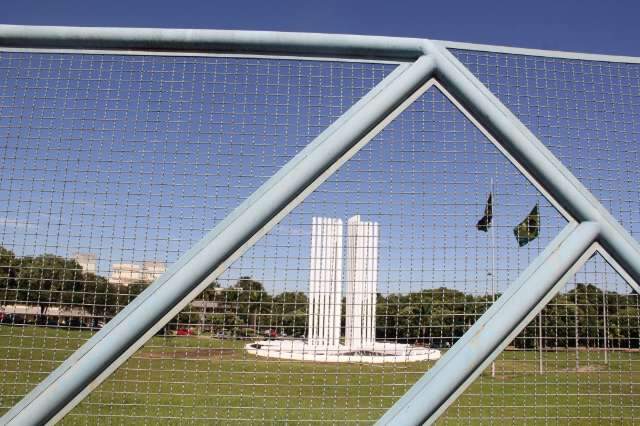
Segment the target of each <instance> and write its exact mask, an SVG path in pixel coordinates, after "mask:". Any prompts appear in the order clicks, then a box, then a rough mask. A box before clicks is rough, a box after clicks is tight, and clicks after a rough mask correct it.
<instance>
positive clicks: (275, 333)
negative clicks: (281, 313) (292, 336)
mask: <svg viewBox="0 0 640 426" xmlns="http://www.w3.org/2000/svg"><path fill="white" fill-rule="evenodd" d="M264 335H265V336H267V337H270V338H272V339H274V338H276V337H278V331H277V330H274V329H273V328H270V329H269V330H266V331H265V332H264Z"/></svg>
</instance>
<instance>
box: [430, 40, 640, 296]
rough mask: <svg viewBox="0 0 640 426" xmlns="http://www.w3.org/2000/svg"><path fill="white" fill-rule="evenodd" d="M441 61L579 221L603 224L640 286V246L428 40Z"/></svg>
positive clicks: (454, 88) (441, 69) (458, 90)
mask: <svg viewBox="0 0 640 426" xmlns="http://www.w3.org/2000/svg"><path fill="white" fill-rule="evenodd" d="M425 45H426V48H425V50H426V51H429V52H431V54H432V55H433V56H434V59H435V60H436V63H437V68H436V73H437V76H438V80H439V81H440V82H441V83H442V84H443V85H444V86H445V87H446V88H447V90H449V91H450V92H451V93H452V94H453V95H454V97H455V98H456V99H457V100H458V102H460V104H461V105H463V106H464V108H466V109H467V110H468V111H470V112H471V114H472V115H473V116H474V118H475V119H476V120H477V121H478V122H479V123H481V124H482V125H483V126H484V127H485V128H486V129H487V130H488V131H489V132H491V133H492V134H493V136H494V137H495V138H496V139H497V140H498V141H499V143H500V144H501V145H502V146H503V147H504V148H505V149H506V150H507V151H508V152H509V153H510V154H511V155H512V156H513V157H514V158H515V159H516V161H518V163H520V164H521V165H522V166H523V167H524V168H525V169H526V170H527V172H529V173H530V174H531V175H532V176H533V177H534V178H535V179H536V180H538V181H539V182H540V183H541V184H542V186H543V187H544V188H545V190H546V191H547V192H549V194H551V196H552V197H554V198H555V199H556V200H557V201H558V202H559V203H560V204H561V205H562V206H563V207H564V208H565V209H566V210H567V211H568V212H569V214H571V215H572V216H573V217H574V218H575V219H576V220H577V221H579V222H582V221H591V222H598V223H600V225H601V227H602V230H601V233H600V243H601V244H602V246H603V247H604V248H605V249H606V250H608V251H609V252H610V254H611V255H612V256H613V257H614V258H615V259H616V261H618V263H619V264H620V265H621V266H622V267H623V268H624V269H625V270H626V271H627V273H628V274H629V275H630V276H631V277H632V278H633V279H634V280H635V281H636V282H635V283H630V284H631V285H632V286H633V287H634V288H635V289H636V290H639V288H638V286H637V283H640V245H639V244H638V242H637V241H636V240H635V239H634V238H633V237H632V236H631V235H630V234H629V233H628V232H627V231H626V230H625V229H624V228H623V227H622V226H621V225H620V224H619V223H618V221H617V220H616V219H615V218H614V217H613V216H612V215H611V214H610V213H609V212H608V211H607V209H605V208H604V207H603V206H602V204H600V202H599V201H598V200H597V199H596V198H595V197H594V196H593V195H592V194H591V193H590V192H589V191H588V190H587V189H586V188H585V187H584V186H583V185H582V184H581V183H580V181H578V179H576V178H575V177H574V176H573V175H572V174H571V172H570V171H569V170H567V168H566V167H565V166H564V165H563V164H562V163H561V162H560V161H559V160H558V159H557V158H556V157H555V156H554V155H553V154H552V153H551V152H550V151H549V150H548V149H547V148H546V147H545V146H544V144H542V142H540V141H539V140H538V139H537V138H536V137H535V135H533V133H531V131H529V130H528V129H527V128H526V127H525V126H524V125H523V124H522V123H520V121H519V120H518V119H517V117H515V116H514V115H513V113H511V111H509V110H508V109H507V108H506V107H505V106H504V105H503V104H502V103H501V102H500V101H499V100H498V99H497V98H496V97H495V96H494V95H493V94H492V93H491V92H490V91H489V90H488V89H487V88H486V87H485V86H484V85H483V84H482V83H481V82H480V81H478V79H477V78H476V77H475V76H474V75H473V74H472V73H471V72H470V71H469V70H467V69H466V68H465V67H464V65H462V64H461V63H460V62H459V61H458V60H457V59H456V58H455V57H454V56H453V55H452V54H451V53H450V52H449V51H447V50H446V49H444V48H443V47H441V46H440V45H439V44H438V43H433V42H429V41H426V42H425Z"/></svg>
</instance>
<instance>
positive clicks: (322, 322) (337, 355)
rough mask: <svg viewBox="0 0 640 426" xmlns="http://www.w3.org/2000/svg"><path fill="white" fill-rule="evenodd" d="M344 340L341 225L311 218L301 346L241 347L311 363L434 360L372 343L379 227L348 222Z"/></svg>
mask: <svg viewBox="0 0 640 426" xmlns="http://www.w3.org/2000/svg"><path fill="white" fill-rule="evenodd" d="M347 230H348V235H347V271H346V280H347V295H346V312H345V328H346V331H345V340H344V344H343V343H341V342H340V319H341V315H342V262H343V256H342V244H343V236H342V220H340V219H333V218H327V217H314V218H313V220H312V225H311V256H310V262H309V306H308V308H309V311H308V318H309V324H308V336H307V339H306V340H300V339H277V340H262V341H259V342H254V343H250V344H248V345H246V346H245V349H246V350H247V352H249V353H250V354H253V355H257V356H263V357H269V358H280V359H289V360H298V361H316V362H364V363H385V362H410V361H426V360H436V359H438V358H440V351H438V350H436V349H430V348H425V347H420V346H413V345H407V344H403V343H395V342H376V298H377V286H378V238H379V236H378V224H377V223H376V222H364V221H361V220H360V216H359V215H358V216H353V217H352V218H350V219H349V220H348V223H347Z"/></svg>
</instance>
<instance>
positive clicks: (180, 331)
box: [176, 328, 193, 336]
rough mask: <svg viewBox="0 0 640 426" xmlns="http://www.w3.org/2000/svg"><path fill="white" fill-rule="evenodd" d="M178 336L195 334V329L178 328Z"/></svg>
mask: <svg viewBox="0 0 640 426" xmlns="http://www.w3.org/2000/svg"><path fill="white" fill-rule="evenodd" d="M176 336H193V331H192V330H189V329H188V328H179V329H177V330H176Z"/></svg>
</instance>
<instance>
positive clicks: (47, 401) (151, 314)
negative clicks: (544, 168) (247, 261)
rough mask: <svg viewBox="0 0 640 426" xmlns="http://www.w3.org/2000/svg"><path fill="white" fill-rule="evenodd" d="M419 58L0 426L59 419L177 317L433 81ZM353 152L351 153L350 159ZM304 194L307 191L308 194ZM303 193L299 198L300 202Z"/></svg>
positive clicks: (428, 62) (426, 60)
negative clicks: (405, 102)
mask: <svg viewBox="0 0 640 426" xmlns="http://www.w3.org/2000/svg"><path fill="white" fill-rule="evenodd" d="M433 71H434V61H433V59H432V58H431V57H428V56H422V57H420V58H418V60H417V61H416V62H414V63H413V64H411V65H401V66H399V68H398V69H397V70H396V71H395V72H393V73H391V74H390V75H389V76H388V77H387V78H385V79H384V80H383V81H382V82H381V83H380V84H379V85H378V86H376V87H375V88H374V89H373V90H372V91H371V92H370V93H369V94H367V95H366V96H365V97H364V98H363V99H361V100H360V101H358V102H357V103H356V104H355V105H354V106H352V107H351V108H350V109H349V110H348V111H347V112H346V113H345V114H344V115H343V116H342V117H341V118H339V119H338V120H337V121H336V122H335V123H334V124H333V125H332V126H330V127H329V128H327V129H326V130H325V131H324V132H323V133H322V134H321V135H320V136H318V137H317V138H316V139H315V140H314V141H313V142H312V143H311V144H310V145H308V146H307V147H306V148H305V149H303V150H302V151H301V152H300V153H299V154H297V155H296V156H295V157H294V158H293V159H291V160H290V161H289V162H288V163H287V164H286V165H285V166H284V167H283V168H282V169H281V170H280V171H279V172H278V173H276V174H275V175H274V176H273V177H271V178H270V179H269V180H268V181H267V182H266V183H265V184H263V185H262V186H261V187H260V188H259V189H258V190H257V191H256V192H255V193H254V194H253V195H252V196H251V197H249V198H248V199H247V200H245V201H244V202H243V203H242V204H241V205H240V206H239V207H238V208H237V209H236V210H235V211H234V212H232V213H231V214H230V215H229V216H228V217H227V218H226V219H225V220H224V221H222V222H221V223H220V224H219V225H218V226H216V227H215V228H214V229H213V230H212V231H211V232H210V233H209V234H207V235H206V236H205V237H204V238H203V239H202V240H201V241H200V242H198V243H197V244H196V245H195V246H194V247H193V248H192V249H190V250H189V251H188V252H187V253H186V254H184V255H183V256H182V257H181V258H180V259H179V260H178V262H177V263H176V264H174V265H173V266H172V267H171V268H170V269H169V270H168V271H167V272H166V273H165V274H163V275H162V277H160V278H159V279H158V280H157V281H156V282H154V283H153V284H152V285H151V286H150V287H149V288H147V289H146V290H145V291H144V292H143V293H142V294H140V295H139V296H138V297H137V298H136V299H135V300H134V301H133V302H132V303H131V304H129V305H128V306H127V307H126V308H125V309H124V310H122V311H121V312H120V313H119V314H118V315H116V317H114V318H113V319H112V320H111V321H110V322H109V323H108V324H107V326H105V328H103V329H102V330H100V331H99V332H98V333H96V334H95V335H94V336H93V337H92V338H91V339H90V340H89V341H87V342H86V343H85V344H84V345H83V346H82V347H80V348H79V349H78V350H77V351H76V352H75V353H74V354H73V355H71V357H69V358H68V359H67V360H66V361H65V362H64V363H63V364H62V365H61V366H59V367H58V368H57V369H56V370H54V371H53V372H52V373H51V374H50V375H49V376H48V377H47V378H46V379H45V380H44V381H43V382H42V383H41V384H40V385H38V386H37V387H36V388H35V389H34V390H33V391H31V392H30V393H29V394H27V395H26V396H25V397H24V398H23V399H22V400H21V401H20V402H19V403H18V404H17V405H15V406H14V407H13V408H12V409H11V410H10V411H9V412H8V413H6V414H5V415H4V416H3V417H2V419H0V422H1V423H2V424H10V425H27V424H34V423H35V424H42V423H46V422H49V421H55V420H58V419H60V418H61V417H62V416H63V415H64V414H65V413H67V412H68V411H69V410H70V409H71V408H73V407H74V406H75V405H76V404H77V403H79V402H80V401H81V400H82V398H83V397H84V396H86V395H87V394H88V393H89V392H90V391H91V390H92V389H94V388H95V387H96V386H98V385H99V384H100V383H101V382H102V381H103V380H104V379H105V378H106V377H108V376H109V375H110V374H111V373H112V372H113V371H115V369H116V368H117V367H118V366H119V365H121V364H122V363H123V362H124V361H125V360H126V359H127V358H128V357H129V356H131V355H132V354H133V352H134V351H135V350H137V349H138V348H139V347H141V346H142V345H143V344H144V343H145V342H146V341H147V340H148V339H149V338H151V336H153V334H155V332H157V330H158V329H160V328H161V327H162V326H164V324H166V323H167V322H168V321H169V320H170V319H171V318H172V317H173V316H175V315H176V314H177V313H178V312H180V310H182V309H183V308H184V307H185V306H186V305H187V304H188V303H189V302H190V301H191V300H192V299H193V298H195V297H196V296H197V295H198V294H199V293H200V292H201V291H202V290H203V289H204V288H206V286H207V285H208V284H209V283H210V282H212V281H213V280H214V279H215V278H217V277H218V276H219V275H220V274H221V273H222V272H223V271H224V270H225V269H226V266H227V265H228V264H229V263H230V262H231V261H232V260H233V259H235V258H237V257H238V256H240V255H241V254H242V253H243V252H244V251H246V250H247V249H248V248H249V247H250V246H251V245H252V243H253V242H255V240H256V239H257V238H258V237H259V236H261V235H264V233H266V232H267V231H268V230H269V229H270V228H271V227H273V226H274V225H275V223H276V222H277V220H278V217H279V215H281V214H282V212H284V211H290V210H291V209H292V208H293V207H294V206H295V205H297V204H299V203H300V202H301V201H302V200H303V199H304V195H308V193H309V188H312V187H314V186H317V185H319V182H322V181H323V180H324V179H326V178H327V177H328V176H329V175H330V173H327V171H329V170H333V171H334V170H335V169H332V168H334V167H335V165H336V163H338V162H339V161H340V160H341V158H342V157H344V156H345V155H346V154H347V153H348V152H350V151H353V148H354V147H355V146H356V145H357V144H358V142H359V141H360V140H361V139H363V138H365V137H366V136H367V134H368V133H369V132H370V131H371V130H372V129H373V128H375V127H376V126H377V125H379V124H380V123H381V122H382V121H383V120H385V119H386V118H387V117H388V116H389V115H390V114H392V113H393V112H394V110H395V109H396V108H397V107H399V105H400V104H401V103H402V102H403V101H405V100H406V99H407V98H409V97H410V96H411V95H412V94H413V93H414V92H415V91H416V90H417V89H418V87H420V86H421V85H423V83H425V82H426V81H427V80H428V79H429V78H430V77H431V76H432V74H433ZM353 153H354V152H351V155H353ZM305 191H307V192H305ZM301 194H302V196H301Z"/></svg>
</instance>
